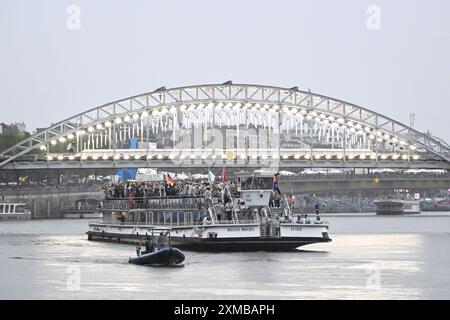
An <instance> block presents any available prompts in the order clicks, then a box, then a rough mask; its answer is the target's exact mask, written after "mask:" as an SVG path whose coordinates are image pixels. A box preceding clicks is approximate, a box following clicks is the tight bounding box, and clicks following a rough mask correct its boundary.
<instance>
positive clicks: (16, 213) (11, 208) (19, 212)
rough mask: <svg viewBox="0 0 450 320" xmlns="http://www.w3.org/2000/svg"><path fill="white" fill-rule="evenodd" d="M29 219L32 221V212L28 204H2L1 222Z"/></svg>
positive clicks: (0, 205) (0, 208) (0, 207)
mask: <svg viewBox="0 0 450 320" xmlns="http://www.w3.org/2000/svg"><path fill="white" fill-rule="evenodd" d="M29 219H31V211H30V209H29V208H28V205H27V204H26V203H22V202H0V221H10V220H29Z"/></svg>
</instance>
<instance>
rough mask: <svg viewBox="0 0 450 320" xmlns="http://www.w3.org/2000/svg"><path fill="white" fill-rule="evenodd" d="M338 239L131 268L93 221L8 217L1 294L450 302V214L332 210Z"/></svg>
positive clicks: (1, 241) (126, 249)
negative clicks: (96, 235) (99, 236)
mask: <svg viewBox="0 0 450 320" xmlns="http://www.w3.org/2000/svg"><path fill="white" fill-rule="evenodd" d="M323 219H324V220H328V221H329V222H330V226H331V229H330V236H331V237H332V238H333V242H331V243H328V244H318V245H310V246H305V247H303V249H302V251H298V252H292V253H266V252H253V253H210V254H207V253H196V252H185V253H186V261H185V263H184V267H179V268H152V267H141V266H135V265H129V264H128V263H127V260H128V257H130V256H133V255H134V254H135V247H134V246H131V245H120V244H110V243H100V242H90V241H87V240H86V239H87V236H86V235H85V232H86V231H87V226H88V221H87V220H32V221H25V222H2V223H0V299H449V298H450V249H449V248H450V214H439V213H436V214H422V215H420V216H402V217H377V216H365V217H351V216H339V217H326V218H325V217H324V218H323Z"/></svg>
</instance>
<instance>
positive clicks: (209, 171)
mask: <svg viewBox="0 0 450 320" xmlns="http://www.w3.org/2000/svg"><path fill="white" fill-rule="evenodd" d="M208 180H209V182H214V180H216V176H215V175H214V173H212V172H211V170H208Z"/></svg>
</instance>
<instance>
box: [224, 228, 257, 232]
mask: <svg viewBox="0 0 450 320" xmlns="http://www.w3.org/2000/svg"><path fill="white" fill-rule="evenodd" d="M227 231H230V232H234V231H235V232H241V231H244V232H250V231H255V228H251V227H233V228H227Z"/></svg>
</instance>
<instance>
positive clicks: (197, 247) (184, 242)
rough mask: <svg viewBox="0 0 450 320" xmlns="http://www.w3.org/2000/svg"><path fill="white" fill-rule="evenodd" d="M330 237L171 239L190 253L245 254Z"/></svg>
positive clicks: (111, 238) (128, 239)
mask: <svg viewBox="0 0 450 320" xmlns="http://www.w3.org/2000/svg"><path fill="white" fill-rule="evenodd" d="M87 234H88V239H89V240H93V241H105V242H114V243H126V244H139V241H140V239H141V236H138V235H134V234H121V233H105V232H93V231H88V232H87ZM330 241H331V239H330V238H329V237H328V235H324V236H323V237H308V238H306V237H301V238H292V237H290V238H253V237H252V238H229V239H226V238H189V237H171V243H172V245H173V246H176V247H177V248H180V249H183V250H188V251H206V252H208V251H214V252H227V251H229V252H245V251H247V252H248V251H294V250H296V249H297V248H298V247H301V246H304V245H308V244H313V243H324V242H330Z"/></svg>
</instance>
